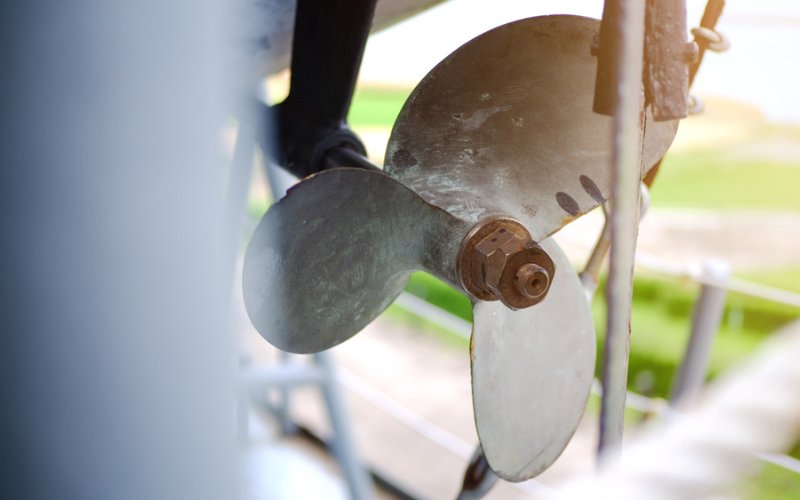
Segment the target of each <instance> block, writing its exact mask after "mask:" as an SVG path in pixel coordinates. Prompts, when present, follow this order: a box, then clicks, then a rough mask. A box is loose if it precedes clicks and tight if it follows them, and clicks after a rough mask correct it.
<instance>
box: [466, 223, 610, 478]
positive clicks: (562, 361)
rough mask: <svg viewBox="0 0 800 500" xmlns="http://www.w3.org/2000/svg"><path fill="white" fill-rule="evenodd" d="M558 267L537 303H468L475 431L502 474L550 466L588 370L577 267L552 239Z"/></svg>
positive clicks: (590, 353)
mask: <svg viewBox="0 0 800 500" xmlns="http://www.w3.org/2000/svg"><path fill="white" fill-rule="evenodd" d="M542 247H543V248H544V249H545V250H546V251H547V253H548V254H549V255H550V256H551V258H552V259H553V261H554V262H555V264H556V267H557V268H558V269H559V272H557V273H556V275H555V278H554V280H553V284H552V286H551V287H550V291H549V292H548V294H547V297H546V298H545V299H544V300H543V301H542V302H541V303H539V304H538V305H536V306H534V307H530V308H527V309H522V310H520V311H511V310H509V309H508V308H506V307H504V306H503V305H501V304H499V303H497V302H477V303H476V304H475V305H474V306H473V309H472V311H473V317H474V319H473V327H472V345H471V354H472V398H473V404H474V408H475V424H476V427H477V429H478V437H479V438H480V441H481V446H482V447H483V451H484V453H485V455H486V459H487V460H488V462H489V465H490V467H491V468H492V470H494V471H495V473H497V475H498V476H500V477H502V478H503V479H506V480H509V481H523V480H525V479H530V478H531V477H534V476H536V475H538V474H539V473H541V472H542V471H544V470H545V469H546V468H547V467H548V466H550V465H551V464H552V463H553V462H554V461H555V460H556V458H558V456H559V455H560V454H561V452H562V451H563V450H564V447H565V446H566V445H567V443H568V442H569V440H570V438H571V437H572V435H573V434H574V432H575V430H576V429H577V427H578V423H579V421H580V419H581V416H582V415H583V410H584V407H585V406H586V400H587V398H588V396H589V390H590V389H591V385H592V379H593V377H594V364H595V350H596V343H595V334H594V323H593V322H592V315H591V310H590V308H589V303H588V302H587V300H586V298H585V294H584V292H583V287H582V285H581V282H580V280H579V279H578V277H577V275H576V274H575V273H574V272H573V271H572V269H571V267H570V264H569V261H568V260H567V258H566V256H565V255H564V253H563V252H562V251H561V249H560V248H559V247H558V245H556V244H555V242H553V241H552V240H549V239H548V240H545V241H544V242H543V243H542Z"/></svg>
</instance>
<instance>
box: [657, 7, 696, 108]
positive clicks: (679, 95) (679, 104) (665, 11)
mask: <svg viewBox="0 0 800 500" xmlns="http://www.w3.org/2000/svg"><path fill="white" fill-rule="evenodd" d="M644 49H645V61H644V62H645V64H644V92H645V100H646V102H647V103H648V104H650V105H651V106H652V109H653V118H655V119H656V120H659V121H663V120H675V119H678V118H686V115H687V114H688V108H687V104H688V102H689V65H690V64H692V63H693V62H694V59H695V58H696V57H697V50H698V49H697V46H696V45H695V44H694V43H691V42H688V41H687V40H686V0H679V1H671V2H664V1H658V0H648V1H647V7H646V10H645V47H644Z"/></svg>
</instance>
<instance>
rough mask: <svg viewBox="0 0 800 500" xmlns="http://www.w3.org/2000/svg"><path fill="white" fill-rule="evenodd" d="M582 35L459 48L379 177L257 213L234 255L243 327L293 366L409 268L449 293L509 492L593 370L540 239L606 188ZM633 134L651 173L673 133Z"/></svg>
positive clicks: (362, 317) (555, 266)
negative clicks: (464, 329)
mask: <svg viewBox="0 0 800 500" xmlns="http://www.w3.org/2000/svg"><path fill="white" fill-rule="evenodd" d="M598 30H599V22H598V21H596V20H593V19H588V18H582V17H574V16H548V17H541V18H532V19H526V20H522V21H517V22H514V23H510V24H507V25H505V26H501V27H499V28H497V29H495V30H492V31H490V32H488V33H486V34H484V35H481V36H479V37H478V38H476V39H474V40H472V41H471V42H469V43H467V44H466V45H464V46H462V47H461V48H459V49H458V50H456V51H455V52H454V53H453V54H451V55H450V56H449V57H448V58H446V59H445V60H444V61H442V63H440V64H439V65H438V66H436V67H435V68H434V69H433V70H432V71H431V72H430V73H429V74H428V75H427V76H426V77H425V78H424V79H423V81H422V82H421V83H420V84H419V86H418V87H417V88H416V89H415V90H414V92H413V93H412V95H411V97H410V98H409V100H408V102H406V105H405V107H404V108H403V110H402V111H401V113H400V116H399V118H398V120H397V123H396V124H395V127H394V130H393V131H392V135H391V139H390V142H389V147H388V149H387V155H386V162H385V164H386V167H385V171H386V174H388V175H386V174H384V173H380V172H371V171H366V170H354V169H336V170H330V171H327V172H323V173H321V174H317V175H314V176H312V177H309V178H307V179H306V180H304V181H303V182H301V183H300V184H299V185H298V186H297V187H295V188H294V189H292V190H291V191H290V192H289V193H288V194H287V196H286V197H284V198H283V199H282V200H281V201H279V202H278V203H276V204H275V205H274V206H273V207H272V208H271V209H270V210H269V211H268V212H267V214H266V215H265V216H264V218H263V219H262V221H261V223H260V224H259V226H258V227H257V228H256V232H255V234H254V236H253V239H252V241H251V243H250V246H249V248H248V250H247V255H246V256H245V268H244V281H243V290H244V296H245V305H246V307H247V311H248V314H249V315H250V318H251V319H252V321H253V324H254V325H255V326H256V328H257V329H258V331H259V332H260V333H261V334H262V335H263V336H264V337H265V338H266V339H267V340H268V341H269V342H271V343H272V344H273V345H275V346H277V347H279V348H281V349H284V350H287V351H291V352H297V353H311V352H316V351H320V350H323V349H327V348H329V347H332V346H334V345H336V344H339V343H340V342H343V341H344V340H346V339H348V338H350V337H351V336H353V335H355V334H356V333H358V331H360V330H361V329H362V328H363V327H364V326H366V325H367V324H368V323H369V322H370V321H372V320H373V319H374V318H375V317H376V316H377V315H378V314H380V312H381V311H383V310H384V309H385V308H386V307H387V306H388V305H389V304H390V303H391V302H392V300H394V298H395V297H396V296H397V294H398V293H399V292H400V291H401V290H402V288H403V286H404V285H405V283H406V281H407V278H408V276H409V274H410V273H411V272H412V271H414V270H426V271H428V272H431V273H432V274H435V275H436V276H438V277H439V278H441V279H443V280H445V281H447V282H448V283H450V284H451V285H452V286H453V287H455V288H456V289H459V290H461V291H464V292H466V293H467V294H468V295H469V296H470V297H471V298H472V299H473V301H474V304H475V305H474V309H473V313H474V325H473V336H472V386H473V400H474V407H475V421H476V425H477V428H478V434H479V437H480V440H481V445H482V447H483V450H484V452H485V454H486V458H487V461H488V463H489V465H490V466H491V468H492V469H493V470H494V471H495V472H496V473H497V474H498V475H499V476H501V477H503V478H505V479H507V480H510V481H521V480H524V479H528V478H530V477H533V476H535V475H537V474H539V473H540V472H541V471H543V470H544V469H545V468H546V467H548V466H549V465H550V464H551V463H552V462H553V461H554V460H555V459H556V458H557V457H558V456H559V454H560V453H561V452H562V450H563V449H564V447H565V446H566V443H567V442H568V441H569V439H570V437H571V436H572V434H573V433H574V431H575V429H576V427H577V425H578V421H579V419H580V417H581V415H582V413H583V409H584V406H585V403H586V398H587V397H588V394H589V389H590V386H591V381H592V377H593V372H594V360H595V340H594V330H593V323H592V319H591V314H590V310H589V306H588V303H587V301H586V298H585V293H584V291H583V288H582V286H581V283H580V281H579V280H578V277H577V276H576V274H575V273H574V272H573V271H572V269H571V268H570V265H569V263H568V262H567V260H566V258H565V257H564V255H563V253H562V252H561V251H560V249H559V248H558V246H557V245H556V244H555V243H553V242H552V241H551V240H549V239H547V237H548V236H549V235H551V234H552V233H554V232H555V231H557V230H558V229H559V228H560V227H562V226H563V225H564V224H566V223H567V222H569V221H570V220H572V219H574V218H576V217H578V216H580V215H582V214H584V213H586V212H587V211H589V210H591V209H592V208H594V207H596V206H598V205H599V204H601V203H603V202H604V201H606V199H607V198H608V196H609V194H610V191H611V189H610V186H611V171H610V167H609V165H610V164H611V162H610V156H611V150H612V146H611V138H612V134H611V126H612V123H611V118H609V117H606V116H603V115H599V114H595V113H593V112H592V104H593V92H594V79H595V67H596V61H595V58H594V57H593V56H592V55H591V45H592V39H593V37H594V36H595V35H596V34H597V32H598ZM644 126H645V132H644V136H643V146H642V147H643V164H644V165H645V166H646V167H650V166H651V165H653V164H654V163H655V162H656V161H657V160H659V159H660V158H661V157H662V156H663V155H664V153H665V152H666V150H667V148H668V147H669V145H670V144H671V142H672V139H673V138H674V135H675V132H676V130H677V122H676V121H672V122H655V121H653V120H652V119H651V118H650V116H649V114H647V116H646V117H645V124H644ZM645 170H646V169H643V172H642V174H644V173H645ZM498 300H499V301H500V302H498ZM535 304H538V305H536V306H535V307H531V306H533V305H535Z"/></svg>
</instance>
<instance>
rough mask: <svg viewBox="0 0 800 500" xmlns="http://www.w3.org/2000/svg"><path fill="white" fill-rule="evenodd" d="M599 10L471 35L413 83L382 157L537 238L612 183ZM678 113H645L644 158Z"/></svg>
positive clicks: (461, 206) (459, 202)
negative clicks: (594, 15) (595, 43)
mask: <svg viewBox="0 0 800 500" xmlns="http://www.w3.org/2000/svg"><path fill="white" fill-rule="evenodd" d="M598 26H599V22H598V21H596V20H594V19H589V18H584V17H576V16H546V17H538V18H531V19H525V20H521V21H516V22H513V23H510V24H507V25H505V26H501V27H500V28H496V29H494V30H492V31H489V32H488V33H485V34H484V35H481V36H479V37H478V38H476V39H474V40H472V41H471V42H468V43H467V44H466V45H464V46H462V47H461V48H459V49H458V50H457V51H456V52H454V53H453V54H451V55H450V56H449V57H447V58H446V59H445V60H444V61H442V62H441V63H440V64H439V65H437V66H436V67H435V68H434V69H433V70H432V71H431V72H430V73H429V74H428V75H427V76H426V77H425V78H424V79H423V80H422V82H421V83H420V84H419V85H418V86H417V88H416V89H415V90H414V92H413V93H412V94H411V97H410V98H409V100H408V102H406V105H405V106H404V108H403V110H402V111H401V113H400V116H399V117H398V120H397V123H396V124H395V127H394V129H393V131H392V135H391V139H390V141H389V147H388V149H387V152H386V161H385V169H386V171H387V173H389V174H390V175H391V176H393V177H395V178H397V179H399V180H400V181H401V182H403V183H404V184H406V185H407V186H409V187H410V188H411V189H413V190H414V191H415V192H417V193H418V194H420V196H422V197H423V198H425V199H426V200H427V201H429V202H430V203H432V204H434V205H436V206H439V207H441V208H443V209H444V210H446V211H448V212H450V213H452V214H454V215H455V216H457V217H459V218H461V219H462V220H465V221H468V222H470V223H471V224H475V223H477V222H478V221H480V220H481V219H484V218H486V217H488V216H493V215H511V216H513V217H515V218H517V219H519V220H520V221H521V222H522V223H523V224H524V225H525V226H526V227H527V228H528V230H529V231H530V232H531V236H532V237H533V239H534V241H541V240H543V239H544V238H546V237H547V236H548V235H550V234H552V233H553V232H555V231H557V230H558V229H559V228H561V227H562V226H563V225H564V224H566V223H567V222H569V221H570V220H573V219H574V218H576V217H578V216H580V215H582V214H584V213H586V212H587V211H589V210H591V209H592V208H594V207H596V206H598V205H599V204H600V203H602V202H603V201H605V200H606V199H607V198H608V197H609V195H610V191H611V172H610V169H609V164H610V157H611V144H612V141H611V132H612V129H611V126H612V119H611V118H610V117H607V116H603V115H599V114H595V113H593V112H592V100H593V94H594V79H595V68H596V61H595V58H594V57H593V56H592V55H591V44H592V38H593V37H594V36H595V35H596V34H597V31H598ZM676 131H677V121H667V122H655V121H653V120H652V119H651V118H650V117H649V116H648V121H647V126H646V135H645V141H644V142H645V147H644V164H645V165H647V166H648V167H649V166H651V165H653V164H655V163H656V161H657V160H658V159H659V158H661V156H663V155H664V153H665V152H666V150H667V148H668V147H669V145H670V144H671V143H672V139H673V138H674V135H675V132H676Z"/></svg>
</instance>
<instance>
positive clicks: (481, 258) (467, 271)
mask: <svg viewBox="0 0 800 500" xmlns="http://www.w3.org/2000/svg"><path fill="white" fill-rule="evenodd" d="M458 262H459V269H458V272H459V276H460V279H461V283H462V285H463V286H464V289H465V290H467V292H469V293H470V294H471V295H473V296H474V297H476V298H478V299H481V300H500V301H502V302H503V304H505V305H506V306H508V307H509V308H511V309H524V308H526V307H530V306H532V305H534V304H536V303H538V302H540V301H541V300H542V299H544V297H545V296H546V294H547V291H548V290H549V289H550V284H551V281H552V276H553V274H554V273H555V264H554V263H553V261H552V260H551V259H550V256H548V255H547V253H546V252H545V251H544V250H543V249H542V247H540V246H539V245H538V244H537V243H536V242H534V241H533V240H532V239H531V237H530V233H528V231H527V229H525V227H524V226H523V225H522V224H521V223H519V222H517V221H515V220H513V219H492V220H489V221H486V222H484V223H482V224H479V225H478V226H476V228H473V230H472V231H470V234H468V235H467V237H466V238H465V239H464V242H463V243H462V246H461V250H460V254H459V260H458Z"/></svg>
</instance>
